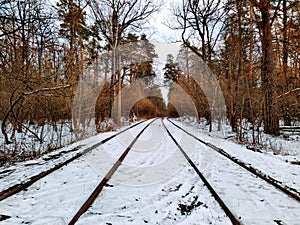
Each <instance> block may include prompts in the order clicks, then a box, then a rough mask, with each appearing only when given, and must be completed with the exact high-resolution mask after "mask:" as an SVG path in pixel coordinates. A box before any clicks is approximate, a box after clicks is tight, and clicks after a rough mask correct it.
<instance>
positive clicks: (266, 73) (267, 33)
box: [260, 1, 279, 135]
mask: <svg viewBox="0 0 300 225" xmlns="http://www.w3.org/2000/svg"><path fill="white" fill-rule="evenodd" d="M269 9H270V1H269V2H268V4H266V3H265V4H261V7H260V11H261V15H262V21H261V31H262V81H263V88H264V90H263V91H264V95H265V114H266V116H265V119H264V130H265V132H266V133H269V134H274V135H279V119H278V110H277V100H276V85H275V81H276V79H275V70H274V60H273V58H274V57H273V48H272V31H271V19H270V12H269Z"/></svg>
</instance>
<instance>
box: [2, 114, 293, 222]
mask: <svg viewBox="0 0 300 225" xmlns="http://www.w3.org/2000/svg"><path fill="white" fill-rule="evenodd" d="M154 121H155V119H154V120H152V121H151V122H150V123H148V124H147V125H146V126H144V127H143V129H142V130H140V131H139V133H138V134H137V136H136V137H135V138H134V140H133V141H131V143H130V144H129V145H128V147H127V148H126V150H125V151H124V152H123V153H122V154H121V153H120V154H121V156H120V157H119V158H118V160H117V161H116V162H115V163H114V164H113V166H112V167H111V168H110V170H109V172H108V173H107V174H106V175H105V176H104V178H103V179H102V180H101V181H100V182H99V184H96V188H95V189H94V190H93V192H92V194H90V195H89V197H88V198H85V199H87V200H85V202H84V204H83V205H82V206H81V207H80V209H79V210H78V211H77V213H76V214H75V216H73V217H71V218H72V219H71V220H70V222H69V225H73V224H76V222H77V221H78V220H79V218H80V217H81V216H82V215H83V214H84V213H86V211H87V210H88V209H89V208H90V207H91V206H92V204H93V203H94V201H95V200H96V198H97V197H98V196H99V194H100V193H101V191H102V190H103V188H104V187H105V186H106V185H108V181H109V180H110V179H111V177H112V176H113V174H114V173H115V171H117V170H118V168H119V166H120V165H121V164H122V162H123V160H124V159H125V157H126V156H127V155H128V153H129V152H130V150H131V149H132V147H133V146H134V145H135V143H136V142H137V141H138V139H139V137H140V136H141V135H142V133H143V132H144V131H145V130H146V129H147V128H148V127H149V126H150V124H152V123H153V122H154ZM169 122H170V123H172V124H173V125H174V126H176V127H177V128H179V129H181V130H182V131H184V132H185V133H186V134H187V135H189V136H190V137H192V138H194V139H196V140H197V141H198V142H201V143H202V144H205V145H206V146H208V147H210V148H212V149H214V150H215V151H216V152H217V153H218V154H221V155H222V156H225V157H226V159H223V160H224V161H225V160H227V159H230V161H231V162H234V163H235V164H236V165H238V166H241V167H243V168H244V169H246V170H247V171H249V172H251V170H249V169H247V168H248V167H249V166H248V165H246V164H245V163H243V162H240V161H239V160H238V159H236V158H234V157H231V158H230V155H229V154H227V153H226V152H225V151H224V150H223V149H220V148H217V147H216V146H214V145H212V144H211V143H208V142H205V141H204V140H201V139H199V138H198V137H196V136H194V135H193V134H191V133H189V132H187V131H185V130H184V129H182V128H181V127H179V126H178V125H176V124H174V123H173V122H172V121H170V120H169ZM141 123H142V122H140V123H138V124H135V125H133V126H131V127H129V128H127V129H125V130H123V131H121V132H119V133H117V134H115V135H112V136H110V137H108V138H106V139H104V140H102V141H101V142H99V143H97V144H95V145H93V146H91V147H90V148H88V149H85V150H84V151H83V152H82V153H78V154H77V155H75V156H74V157H72V158H71V159H69V160H67V161H65V162H64V163H61V164H59V165H57V166H55V167H54V168H56V167H57V168H56V169H55V170H58V169H59V168H61V167H63V166H64V165H67V164H68V163H70V162H72V161H74V160H75V159H78V158H80V157H81V156H82V155H84V154H86V153H88V152H91V151H92V150H93V149H95V148H97V147H98V146H100V145H102V144H104V143H106V142H107V141H109V140H111V139H112V138H114V137H116V136H118V135H119V134H121V133H124V132H125V131H127V130H129V129H131V128H133V127H135V126H137V125H139V124H141ZM162 125H163V127H164V129H165V130H166V132H167V134H168V136H170V138H171V139H172V141H173V142H174V143H175V145H176V146H177V147H178V150H179V151H180V152H181V153H182V154H183V156H184V157H185V159H186V160H187V161H188V163H189V164H190V166H191V167H192V168H193V169H194V170H195V172H196V173H197V175H198V176H199V177H200V179H201V180H202V181H203V183H204V184H205V186H206V187H207V189H208V190H209V191H210V193H211V194H212V196H213V197H214V199H215V200H216V202H218V204H219V205H220V207H221V208H222V210H223V211H224V212H225V214H226V215H227V216H228V218H229V219H230V221H231V223H232V224H234V225H240V224H243V222H244V221H243V220H242V219H241V218H240V217H239V216H237V215H238V213H237V212H236V211H234V210H233V209H232V205H230V204H228V203H227V201H224V199H222V198H221V197H222V195H221V194H220V192H219V194H218V191H217V189H216V188H215V187H213V185H212V184H211V182H209V181H208V180H207V178H206V177H205V175H204V174H203V171H202V172H201V171H200V170H199V168H198V166H197V165H196V164H195V162H193V161H192V159H191V158H190V157H189V156H188V154H187V153H186V152H185V151H184V146H181V145H180V144H179V143H178V141H177V140H176V138H175V137H174V136H173V135H172V133H171V132H170V130H169V129H168V128H167V126H166V125H165V123H164V121H163V120H162ZM168 126H170V125H168ZM175 129H176V128H175ZM162 131H163V130H162ZM172 132H173V131H172ZM171 139H169V140H170V141H171ZM191 140H192V139H191ZM128 143H129V142H128ZM175 145H173V146H174V147H175ZM124 148H125V147H124ZM176 151H177V149H176ZM222 153H223V154H222ZM178 154H180V153H178ZM227 155H228V156H227ZM75 157H76V158H75ZM220 158H224V157H221V156H220ZM227 161H228V160H227ZM237 162H239V163H241V164H242V165H243V166H242V165H239V163H237ZM231 164H232V163H231ZM110 165H112V164H110ZM245 167H246V168H245ZM54 168H52V169H50V170H48V171H45V172H42V173H41V174H39V175H40V176H41V177H32V181H31V180H30V181H28V182H26V183H24V184H22V185H21V184H20V187H16V188H12V190H11V191H8V192H7V193H4V194H2V192H1V193H0V200H3V199H4V198H3V199H1V197H2V196H5V198H8V197H9V196H12V195H14V194H16V193H18V192H20V191H22V190H25V189H26V188H28V187H29V186H30V185H31V184H33V183H35V182H36V181H38V180H40V179H41V178H43V177H45V176H47V175H48V174H50V173H52V172H54V171H55V170H54ZM251 168H252V167H251ZM254 170H255V169H254ZM256 172H257V171H256ZM251 174H253V175H255V176H256V177H258V178H260V176H258V175H257V174H255V173H253V172H251ZM263 180H264V181H265V179H263ZM268 183H269V182H268ZM224 185H225V184H224ZM21 186H22V188H23V189H22V188H21ZM273 186H274V185H273ZM93 187H94V185H93ZM274 187H276V186H274ZM276 188H277V187H276ZM277 189H279V188H277ZM279 190H280V189H279ZM281 191H282V190H281ZM289 191H290V190H289ZM89 193H90V192H89ZM283 193H285V192H283ZM285 194H286V193H285ZM290 197H291V198H293V200H297V199H295V198H294V197H292V196H290ZM82 202H83V201H82ZM76 205H77V204H76ZM229 205H230V206H229ZM69 218H70V217H69ZM242 221H243V222H242ZM273 222H275V223H276V224H284V223H283V222H282V221H281V220H279V219H278V218H276V219H273Z"/></svg>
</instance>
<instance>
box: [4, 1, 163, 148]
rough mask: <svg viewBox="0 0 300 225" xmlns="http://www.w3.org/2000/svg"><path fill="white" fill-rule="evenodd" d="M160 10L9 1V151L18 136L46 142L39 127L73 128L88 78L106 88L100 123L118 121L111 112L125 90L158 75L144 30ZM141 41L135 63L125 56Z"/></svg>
mask: <svg viewBox="0 0 300 225" xmlns="http://www.w3.org/2000/svg"><path fill="white" fill-rule="evenodd" d="M157 10H158V6H157V5H156V4H154V3H153V2H152V1H151V0H146V1H142V0H134V1H125V0H58V1H56V4H51V3H49V1H45V0H18V1H7V0H1V1H0V87H1V94H0V95H1V96H0V118H1V131H2V134H3V136H4V139H5V143H6V144H10V143H13V142H14V134H15V133H16V132H23V131H24V130H26V131H28V132H29V133H31V134H32V135H35V136H36V138H37V139H38V140H39V141H40V142H43V139H42V138H41V137H40V136H39V134H36V133H35V132H34V131H33V130H31V127H30V126H31V125H33V124H38V125H41V126H42V125H44V124H52V125H53V126H56V123H57V122H63V121H67V122H70V121H71V119H72V110H73V109H72V107H73V102H74V99H75V98H76V93H77V92H78V89H80V88H82V87H81V86H80V81H82V80H83V79H85V77H86V76H87V71H88V73H89V75H91V76H92V77H93V79H94V82H95V83H97V82H98V83H100V82H101V83H104V85H103V88H102V90H101V92H100V93H99V96H102V98H100V97H99V98H98V100H97V104H96V116H95V117H96V118H95V120H96V122H99V123H100V122H101V121H103V120H105V119H107V118H108V117H111V114H112V112H111V106H112V104H113V102H114V101H115V100H116V99H115V98H116V96H117V94H118V93H119V92H120V91H121V89H122V88H123V87H124V86H125V85H127V84H129V83H130V82H133V81H134V80H136V79H138V78H142V77H146V76H150V77H153V76H154V75H155V73H154V71H153V68H152V63H153V58H154V57H156V55H155V52H154V46H153V45H152V44H151V43H150V42H149V41H148V39H147V37H146V35H144V34H143V33H142V28H143V25H144V23H145V21H146V19H147V18H148V17H149V16H150V15H151V14H152V13H154V12H156V11H157ZM137 41H141V42H140V43H141V44H140V46H135V47H137V49H135V52H133V53H132V52H129V53H128V52H127V53H128V54H130V55H125V50H124V49H123V50H124V51H123V52H120V51H119V50H118V48H119V47H120V46H121V45H126V44H128V43H131V42H137ZM127 47H128V45H127ZM135 53H136V54H135ZM141 53H143V54H141ZM100 73H101V74H100ZM99 108H100V110H99ZM117 112H118V115H117V116H118V118H117V121H118V122H120V117H121V114H120V109H118V110H117ZM93 113H94V114H95V112H93ZM73 122H74V121H73ZM75 122H79V123H80V122H82V121H75Z"/></svg>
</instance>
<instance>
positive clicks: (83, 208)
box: [69, 119, 155, 225]
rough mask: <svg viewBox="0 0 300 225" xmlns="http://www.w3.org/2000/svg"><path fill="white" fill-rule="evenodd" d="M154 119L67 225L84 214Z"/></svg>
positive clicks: (71, 224)
mask: <svg viewBox="0 0 300 225" xmlns="http://www.w3.org/2000/svg"><path fill="white" fill-rule="evenodd" d="M154 121H155V119H154V120H152V121H151V122H150V123H148V124H147V125H146V126H145V127H144V128H143V129H142V130H141V131H140V132H139V133H138V135H137V136H136V137H135V138H134V139H133V141H132V142H131V143H130V144H129V146H128V147H127V148H126V150H125V151H124V152H123V154H122V155H121V156H120V157H119V159H118V160H117V161H116V162H115V164H114V165H113V166H112V167H111V169H110V170H109V171H108V173H107V174H106V175H105V177H104V178H103V179H102V180H101V182H100V183H99V184H98V185H97V187H96V188H95V189H94V191H93V193H92V194H91V195H90V196H89V197H88V199H87V200H86V201H85V203H84V204H83V205H82V206H81V207H80V209H79V210H78V212H77V213H76V215H75V216H74V217H73V218H72V220H71V221H70V222H69V225H73V224H75V223H76V222H77V220H78V219H79V218H80V217H81V215H82V214H84V213H85V212H86V211H87V210H88V208H89V207H90V206H91V205H92V204H93V202H94V201H95V199H96V198H97V197H98V195H99V194H100V192H101V191H102V190H103V187H104V186H105V185H106V184H107V182H108V181H109V180H110V178H111V177H112V175H113V174H114V173H115V172H116V171H117V169H118V168H119V166H120V165H121V164H122V162H123V160H124V159H125V157H126V156H127V155H128V153H129V151H130V150H131V148H132V147H133V145H134V144H135V143H136V141H137V140H138V139H139V137H140V136H141V135H142V133H143V132H144V131H145V130H146V129H147V128H148V127H149V126H150V125H151V124H152V123H153V122H154Z"/></svg>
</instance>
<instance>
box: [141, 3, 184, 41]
mask: <svg viewBox="0 0 300 225" xmlns="http://www.w3.org/2000/svg"><path fill="white" fill-rule="evenodd" d="M158 2H160V1H158ZM178 2H180V0H173V1H172V0H165V1H164V2H163V3H162V6H161V8H160V11H159V12H157V13H155V14H153V15H152V16H151V18H150V19H149V22H150V26H151V28H150V29H149V38H150V39H151V40H153V41H158V42H168V43H170V42H172V43H174V42H177V41H181V37H180V31H175V30H172V29H170V28H169V27H168V26H167V25H165V24H166V23H167V21H170V19H171V17H172V13H171V11H170V7H172V5H174V4H177V3H178ZM146 33H147V32H146Z"/></svg>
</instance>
